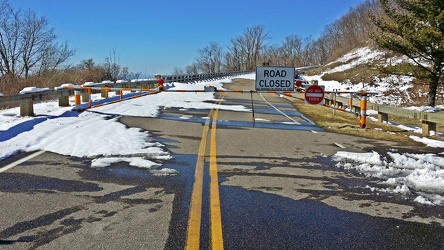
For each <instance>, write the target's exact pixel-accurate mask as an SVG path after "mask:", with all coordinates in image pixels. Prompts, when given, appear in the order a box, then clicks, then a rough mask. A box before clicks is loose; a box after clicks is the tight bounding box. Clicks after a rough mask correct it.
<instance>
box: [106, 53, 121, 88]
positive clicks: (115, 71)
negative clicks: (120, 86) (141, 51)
mask: <svg viewBox="0 0 444 250" xmlns="http://www.w3.org/2000/svg"><path fill="white" fill-rule="evenodd" d="M103 66H104V69H105V78H106V80H111V81H117V80H119V79H120V74H121V70H122V69H121V66H120V64H119V61H118V59H117V57H116V51H115V50H113V51H112V53H111V52H110V56H109V57H107V58H105V64H104V65H103Z"/></svg>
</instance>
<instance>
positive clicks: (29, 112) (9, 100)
mask: <svg viewBox="0 0 444 250" xmlns="http://www.w3.org/2000/svg"><path fill="white" fill-rule="evenodd" d="M251 72H252V71H238V72H222V73H213V74H197V75H166V76H163V78H164V80H165V82H166V83H169V82H193V81H204V80H210V79H218V78H226V77H233V76H239V75H243V74H248V73H251ZM157 83H158V81H157V79H155V78H150V79H145V80H132V81H119V82H116V83H110V82H102V83H87V84H84V86H94V87H112V88H117V89H119V88H120V89H122V88H139V89H142V88H147V89H149V88H152V87H153V86H154V85H156V84H157ZM83 92H84V93H87V89H86V88H85V89H84V90H82V94H83ZM72 95H74V91H73V90H72V89H67V88H62V87H60V88H57V89H54V90H52V89H46V90H43V91H41V92H32V93H25V94H13V95H7V96H0V108H10V107H17V106H20V115H21V116H33V115H34V110H33V103H35V102H43V101H49V100H54V99H57V98H58V99H59V106H62V107H66V106H69V96H72ZM85 97H86V95H85Z"/></svg>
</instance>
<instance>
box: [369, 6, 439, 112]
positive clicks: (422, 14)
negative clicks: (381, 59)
mask: <svg viewBox="0 0 444 250" xmlns="http://www.w3.org/2000/svg"><path fill="white" fill-rule="evenodd" d="M379 1H380V3H381V8H382V10H383V12H384V14H385V15H380V16H378V17H376V16H375V15H373V21H374V22H375V24H376V26H377V27H378V29H379V31H378V33H377V34H375V35H374V38H375V41H376V42H377V44H378V45H380V46H381V47H383V48H386V49H389V50H392V51H395V52H398V53H401V54H402V55H405V56H407V57H408V58H410V59H411V60H412V61H414V62H415V65H414V67H412V68H411V69H410V70H409V71H410V72H409V73H411V74H412V75H414V76H415V77H418V78H422V79H427V80H428V81H429V83H430V85H429V92H428V95H427V105H428V106H435V100H436V95H437V89H438V85H439V84H442V81H443V78H444V77H443V73H444V72H443V68H444V1H443V0H379ZM404 66H405V65H404ZM404 70H405V67H404Z"/></svg>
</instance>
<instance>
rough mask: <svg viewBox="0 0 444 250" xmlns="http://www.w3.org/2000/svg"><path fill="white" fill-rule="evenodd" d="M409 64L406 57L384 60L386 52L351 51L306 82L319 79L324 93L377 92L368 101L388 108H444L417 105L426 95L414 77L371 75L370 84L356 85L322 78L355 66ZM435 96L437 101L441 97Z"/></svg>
mask: <svg viewBox="0 0 444 250" xmlns="http://www.w3.org/2000/svg"><path fill="white" fill-rule="evenodd" d="M408 61H410V60H409V59H408V58H406V57H402V56H401V57H386V52H384V51H382V50H376V49H372V48H369V47H364V48H359V49H355V50H352V51H351V52H349V53H347V54H345V55H343V56H342V57H340V58H338V59H337V60H335V61H333V62H330V63H328V64H327V65H325V66H324V67H323V70H322V73H321V74H319V75H312V76H306V77H305V78H306V79H307V80H308V81H311V80H318V81H319V85H325V86H326V87H325V89H326V91H333V90H339V91H361V90H364V91H368V92H378V93H379V94H378V95H374V96H371V97H369V101H371V102H374V103H378V104H386V105H391V106H404V107H412V106H413V107H415V108H417V109H421V110H428V111H436V110H439V109H444V105H438V106H437V107H435V108H434V109H430V108H424V107H422V105H421V103H418V101H417V100H416V98H415V97H424V96H426V95H427V92H426V91H425V89H424V88H422V89H421V88H417V87H416V88H415V86H414V84H413V83H414V80H415V79H414V78H413V77H409V76H397V75H389V76H386V77H381V76H380V75H378V74H375V75H372V76H371V77H367V78H371V81H369V82H362V81H361V82H359V83H355V84H353V83H352V82H351V81H350V80H345V81H343V82H338V81H325V80H323V77H324V76H326V75H328V74H333V73H338V72H339V73H340V72H351V71H352V70H353V69H354V68H356V67H358V66H363V65H364V66H371V65H375V64H376V65H396V64H399V63H401V62H408ZM355 78H357V79H361V78H362V77H359V75H356V77H355ZM439 95H440V97H443V96H444V92H442V90H441V93H440V94H439ZM440 97H438V98H440Z"/></svg>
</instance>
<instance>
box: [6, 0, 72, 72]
mask: <svg viewBox="0 0 444 250" xmlns="http://www.w3.org/2000/svg"><path fill="white" fill-rule="evenodd" d="M0 11H1V12H0V61H1V63H0V73H1V74H2V75H13V76H23V77H25V78H27V77H28V76H29V74H30V73H37V74H40V73H42V72H44V71H46V70H51V69H55V68H56V67H58V66H60V65H61V64H62V63H64V62H65V61H66V60H68V58H69V57H71V56H72V55H74V50H70V49H68V46H67V43H64V44H61V45H60V44H58V43H57V42H56V39H57V38H58V37H57V35H56V34H55V31H54V29H52V28H49V27H48V25H49V22H48V20H47V19H46V18H45V17H38V16H37V15H36V13H35V12H33V11H31V10H28V11H22V10H14V9H13V8H11V6H10V5H9V4H8V2H7V0H3V1H2V2H0Z"/></svg>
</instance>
